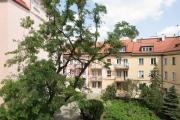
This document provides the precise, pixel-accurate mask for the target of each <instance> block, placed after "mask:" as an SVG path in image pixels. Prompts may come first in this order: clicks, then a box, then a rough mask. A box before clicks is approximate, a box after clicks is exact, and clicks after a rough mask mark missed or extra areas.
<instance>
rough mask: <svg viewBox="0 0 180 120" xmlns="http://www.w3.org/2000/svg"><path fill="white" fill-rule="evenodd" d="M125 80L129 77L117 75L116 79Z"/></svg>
mask: <svg viewBox="0 0 180 120" xmlns="http://www.w3.org/2000/svg"><path fill="white" fill-rule="evenodd" d="M125 80H128V77H124V76H122V77H120V76H116V77H115V81H125Z"/></svg>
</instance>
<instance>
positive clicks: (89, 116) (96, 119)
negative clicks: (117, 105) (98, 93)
mask: <svg viewBox="0 0 180 120" xmlns="http://www.w3.org/2000/svg"><path fill="white" fill-rule="evenodd" d="M79 108H80V110H81V115H82V117H83V120H100V118H101V115H102V113H103V111H104V106H103V103H102V102H101V101H99V100H93V99H92V100H82V101H80V102H79Z"/></svg>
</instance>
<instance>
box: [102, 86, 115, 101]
mask: <svg viewBox="0 0 180 120" xmlns="http://www.w3.org/2000/svg"><path fill="white" fill-rule="evenodd" d="M101 98H102V99H103V100H104V101H107V100H113V99H114V98H116V86H115V84H112V85H109V86H108V87H107V88H106V90H105V92H104V93H103V94H102V96H101Z"/></svg>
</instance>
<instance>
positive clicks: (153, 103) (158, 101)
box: [140, 66, 163, 113]
mask: <svg viewBox="0 0 180 120" xmlns="http://www.w3.org/2000/svg"><path fill="white" fill-rule="evenodd" d="M150 77H151V79H150V81H151V84H150V86H147V85H145V84H142V85H140V89H141V94H140V98H141V99H142V100H143V101H144V102H145V104H146V105H147V106H148V107H149V108H151V109H153V110H154V111H155V113H158V112H159V111H160V108H161V106H162V104H163V89H162V81H161V75H160V72H159V69H158V67H157V66H155V67H154V69H153V70H152V71H151V73H150Z"/></svg>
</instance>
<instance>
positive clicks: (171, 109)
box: [161, 86, 180, 120]
mask: <svg viewBox="0 0 180 120" xmlns="http://www.w3.org/2000/svg"><path fill="white" fill-rule="evenodd" d="M179 113H180V109H179V98H178V96H177V93H176V89H175V86H172V87H170V88H169V91H168V92H167V94H166V96H165V98H164V103H163V106H162V109H161V116H162V118H164V119H165V120H179V119H180V115H179Z"/></svg>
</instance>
